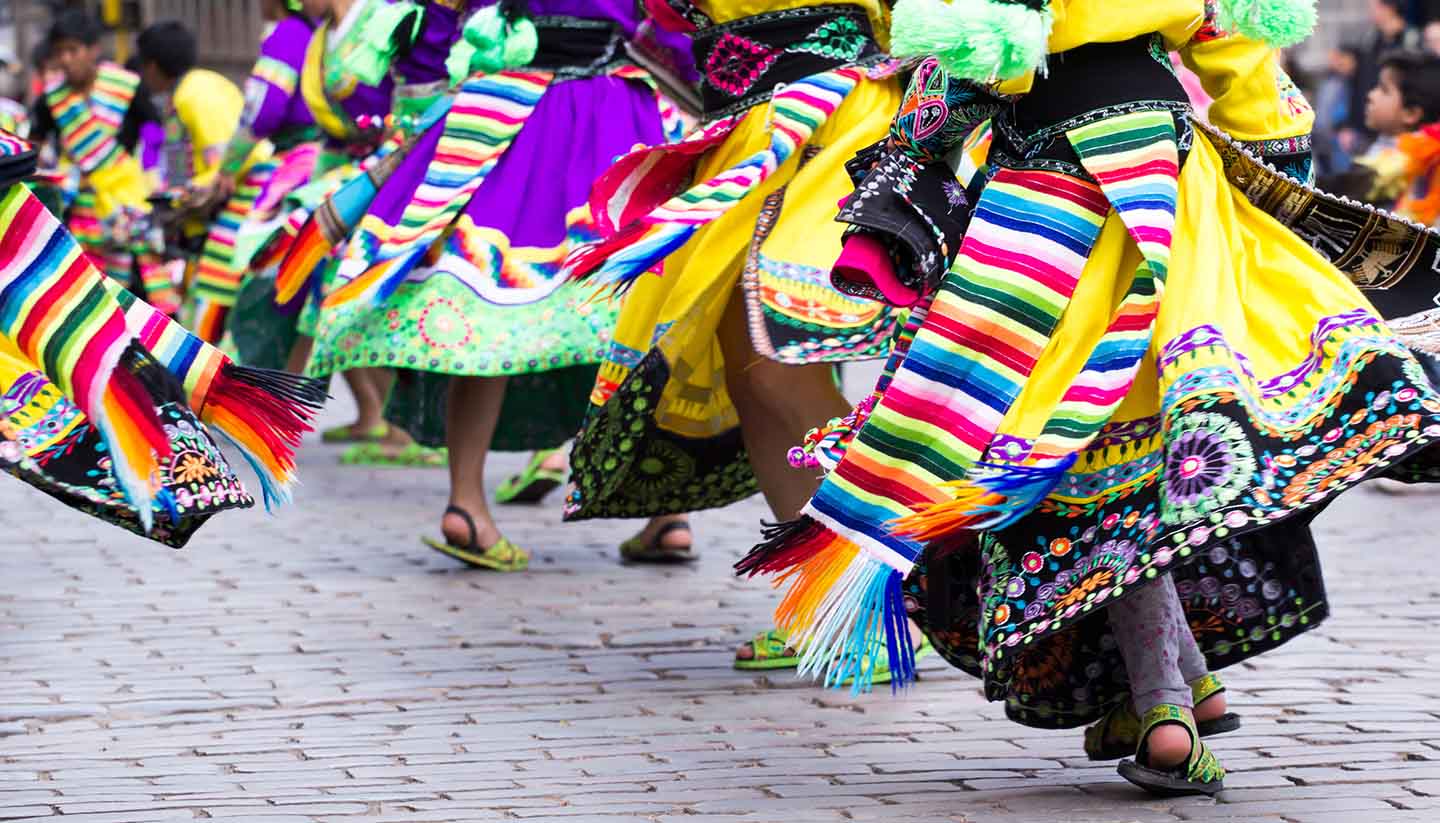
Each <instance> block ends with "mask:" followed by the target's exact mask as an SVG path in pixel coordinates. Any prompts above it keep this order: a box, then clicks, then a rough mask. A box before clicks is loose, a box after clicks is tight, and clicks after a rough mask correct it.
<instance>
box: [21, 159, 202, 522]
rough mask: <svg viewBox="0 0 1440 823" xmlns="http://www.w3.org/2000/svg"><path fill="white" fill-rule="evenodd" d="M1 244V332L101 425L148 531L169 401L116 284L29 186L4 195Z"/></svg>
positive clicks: (166, 448) (166, 449) (165, 446)
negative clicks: (149, 370) (160, 409)
mask: <svg viewBox="0 0 1440 823" xmlns="http://www.w3.org/2000/svg"><path fill="white" fill-rule="evenodd" d="M0 234H3V237H4V239H5V242H4V243H0V332H3V333H4V334H5V335H6V336H7V337H9V338H10V339H11V340H12V341H14V343H15V344H16V346H17V347H18V348H19V349H20V350H21V351H22V352H24V353H25V355H26V356H27V357H29V358H30V359H31V360H32V361H33V362H34V363H35V364H36V365H37V366H38V367H39V368H40V369H41V370H42V371H43V372H44V373H45V375H46V376H47V377H48V378H49V379H50V381H51V382H52V383H54V384H55V385H56V386H57V387H58V388H59V389H60V390H61V391H62V392H64V393H65V395H66V396H67V397H69V398H70V399H71V400H72V401H73V402H74V403H75V405H76V406H77V407H78V408H79V409H80V410H81V411H82V412H84V413H85V415H86V416H87V417H89V418H90V420H91V421H92V422H94V424H95V427H96V428H97V429H98V430H99V431H100V433H101V434H102V435H103V436H104V438H105V441H106V443H108V444H109V446H110V450H111V456H112V458H113V467H114V472H115V477H116V481H117V482H118V483H119V484H120V487H121V489H122V490H123V491H124V492H125V495H126V497H127V498H128V499H129V500H130V502H131V503H132V504H134V506H135V508H136V510H137V512H138V513H139V516H140V518H141V521H142V523H143V524H144V526H145V527H146V528H147V529H148V528H149V527H150V526H151V524H152V522H153V517H154V513H153V511H152V510H151V506H152V503H153V501H154V496H155V493H156V491H157V490H158V488H159V481H158V474H157V472H158V470H159V460H161V459H163V458H165V457H168V456H169V454H170V445H169V439H168V438H167V437H166V436H165V432H164V429H163V428H162V426H161V424H160V420H159V417H158V415H157V414H156V411H155V409H156V406H157V405H159V404H160V403H161V402H164V401H166V400H168V399H169V398H168V397H166V396H165V392H166V387H165V386H163V385H162V384H159V381H155V380H153V379H145V378H141V377H140V376H139V375H140V373H141V371H142V370H143V369H144V368H145V364H144V361H145V360H146V359H147V356H146V355H145V354H144V352H143V350H142V349H140V348H139V346H138V344H137V343H136V341H135V337H134V335H133V334H132V333H131V332H130V330H129V328H128V327H127V325H126V321H125V314H124V312H123V310H122V309H121V307H120V306H119V305H118V304H117V303H116V302H115V300H114V299H113V298H112V297H111V296H110V295H109V293H108V291H107V289H106V287H105V284H107V283H113V282H114V281H112V280H110V279H109V278H106V277H103V276H102V275H101V274H100V273H99V272H98V271H96V270H95V268H94V267H93V266H92V265H91V263H90V259H89V257H87V256H86V254H85V253H84V252H83V251H82V250H81V248H80V246H79V245H78V244H76V242H75V241H74V239H73V238H72V237H71V236H70V234H69V232H67V231H66V230H65V227H64V226H63V225H61V224H60V221H59V220H57V219H56V218H55V216H54V215H52V214H50V212H49V211H48V210H47V209H46V208H45V207H44V206H43V205H42V204H41V203H40V201H39V199H37V198H36V197H35V195H34V194H33V193H31V191H30V190H29V189H28V188H27V187H25V186H23V185H14V186H10V187H9V188H8V189H7V190H5V191H4V192H3V194H0ZM151 377H152V378H153V375H151ZM157 388H158V389H159V392H158V393H157V391H156V389H157ZM177 391H178V389H177Z"/></svg>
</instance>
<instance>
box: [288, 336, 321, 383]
mask: <svg viewBox="0 0 1440 823" xmlns="http://www.w3.org/2000/svg"><path fill="white" fill-rule="evenodd" d="M314 350H315V338H313V337H306V336H305V335H303V334H302V335H300V336H299V337H296V338H295V345H293V346H291V347H290V356H289V357H288V358H287V359H286V360H285V371H288V372H290V373H291V374H304V373H305V366H306V365H307V364H309V362H310V353H311V352H313V351H314Z"/></svg>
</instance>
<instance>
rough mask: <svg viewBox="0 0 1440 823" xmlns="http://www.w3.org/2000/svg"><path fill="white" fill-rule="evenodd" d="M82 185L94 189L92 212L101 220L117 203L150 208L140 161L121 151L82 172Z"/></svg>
mask: <svg viewBox="0 0 1440 823" xmlns="http://www.w3.org/2000/svg"><path fill="white" fill-rule="evenodd" d="M83 185H86V186H89V187H90V188H91V189H93V190H94V191H95V216H96V217H98V218H100V219H101V220H104V219H105V218H107V217H109V216H110V215H112V214H114V213H115V210H116V209H118V208H120V207H121V206H129V207H131V208H133V209H137V210H139V211H142V212H148V211H150V204H149V201H148V198H149V197H150V191H151V181H150V179H149V178H147V177H146V176H145V170H144V169H142V168H141V167H140V161H139V160H137V159H136V158H135V157H134V156H133V155H130V154H125V155H122V156H120V157H117V158H115V160H114V162H111V163H106V164H105V165H104V166H103V167H101V168H98V169H96V170H95V171H93V172H91V173H90V174H88V175H86V176H85V180H84V183H83Z"/></svg>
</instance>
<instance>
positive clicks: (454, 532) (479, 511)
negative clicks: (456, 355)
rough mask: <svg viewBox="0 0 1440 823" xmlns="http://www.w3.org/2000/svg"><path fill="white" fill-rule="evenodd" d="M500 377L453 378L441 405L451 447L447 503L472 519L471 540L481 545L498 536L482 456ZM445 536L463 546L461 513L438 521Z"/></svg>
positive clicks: (499, 396)
mask: <svg viewBox="0 0 1440 823" xmlns="http://www.w3.org/2000/svg"><path fill="white" fill-rule="evenodd" d="M506 380H507V378H504V377H456V378H454V379H452V380H451V381H450V394H449V396H448V398H447V400H446V407H445V432H446V435H445V440H446V445H447V446H449V447H450V505H452V506H455V507H457V508H460V509H464V510H465V511H467V512H469V513H470V516H471V517H473V518H475V531H476V533H475V539H476V541H478V542H479V544H480V545H481V546H482V547H484V548H489V547H491V546H494V545H495V544H496V543H498V542H499V541H500V530H499V529H498V528H496V526H495V521H494V519H493V518H492V517H491V516H490V507H489V505H487V503H486V500H485V460H486V458H488V457H489V456H490V442H491V441H492V440H493V439H494V437H495V426H496V425H497V424H498V423H499V422H500V407H501V405H502V404H503V403H504V400H505V383H506ZM440 530H441V532H442V533H443V534H444V535H445V539H446V540H447V541H448V542H450V543H452V544H455V545H460V546H463V545H465V544H466V543H467V542H468V541H469V539H470V529H469V527H468V526H466V524H465V521H464V519H463V518H461V517H459V516H458V515H453V514H447V515H445V517H444V519H443V520H441V522H440Z"/></svg>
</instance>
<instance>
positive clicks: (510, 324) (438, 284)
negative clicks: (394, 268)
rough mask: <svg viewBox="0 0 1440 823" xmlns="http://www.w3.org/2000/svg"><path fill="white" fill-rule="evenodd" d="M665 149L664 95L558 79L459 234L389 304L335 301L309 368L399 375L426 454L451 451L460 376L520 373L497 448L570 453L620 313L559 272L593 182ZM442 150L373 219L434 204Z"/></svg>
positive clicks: (395, 189) (595, 80)
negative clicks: (625, 158)
mask: <svg viewBox="0 0 1440 823" xmlns="http://www.w3.org/2000/svg"><path fill="white" fill-rule="evenodd" d="M461 100H462V101H463V98H462V99H461ZM460 105H461V101H457V104H456V106H457V107H459V106H460ZM451 116H452V117H453V116H455V114H454V112H453V111H452V115H451ZM475 139H476V140H477V141H479V140H483V137H481V136H477V137H476V138H475ZM663 140H664V135H663V132H662V128H661V115H660V108H659V105H658V103H657V98H656V94H655V91H654V89H653V88H652V87H651V86H650V85H648V84H646V83H644V82H641V81H640V80H634V79H624V78H620V77H614V76H601V77H589V78H577V79H572V80H560V81H555V82H552V83H550V84H549V85H548V86H546V87H544V91H543V93H542V94H541V96H540V97H539V99H538V101H536V102H535V104H534V108H533V110H531V111H530V113H529V115H528V117H527V118H526V120H525V122H524V125H523V127H521V128H520V130H519V132H518V133H517V134H516V135H515V137H514V141H513V142H512V143H511V144H510V145H509V147H508V148H506V149H505V151H504V153H503V154H502V155H501V156H500V157H499V158H498V160H496V161H495V165H494V167H493V169H491V170H490V171H489V172H488V174H487V175H486V176H485V178H484V180H483V182H481V183H480V185H479V188H477V189H476V190H475V191H474V193H473V195H472V196H471V197H470V200H469V202H468V203H467V204H465V206H464V208H463V210H462V211H461V212H460V213H459V216H458V217H457V218H456V219H455V221H454V223H453V224H452V225H451V226H450V227H449V229H447V230H446V233H445V234H444V235H443V236H442V237H441V239H440V240H439V241H438V242H436V243H435V244H434V245H433V246H432V247H431V248H430V250H429V252H428V253H427V254H426V256H425V258H424V259H423V260H422V261H421V262H420V263H419V264H418V265H417V266H416V267H415V268H414V269H413V270H412V271H411V272H410V273H409V274H408V275H407V276H406V277H405V279H404V281H403V282H401V283H400V284H399V285H398V286H397V287H396V288H395V291H394V293H393V294H391V295H389V296H388V297H387V298H385V299H384V302H383V304H382V305H379V306H377V305H375V303H374V302H373V301H371V300H369V299H368V298H362V299H358V300H353V301H350V302H345V303H341V304H339V305H334V304H332V303H330V302H327V303H326V304H325V305H324V307H323V308H322V309H321V312H320V316H319V323H318V327H317V330H316V335H315V336H316V347H315V354H314V357H313V358H312V360H311V364H310V367H309V370H310V373H311V374H314V375H319V376H324V375H329V374H332V373H335V372H339V371H344V370H346V369H352V368H361V367H367V366H377V367H388V368H396V369H400V370H401V372H400V379H399V381H398V383H397V387H396V391H395V392H394V393H393V394H392V397H391V401H390V404H389V408H388V409H387V416H388V417H389V418H390V419H391V421H392V422H394V423H396V424H397V425H400V426H401V427H403V428H405V429H406V430H408V431H410V432H411V434H412V435H414V436H415V437H416V439H418V440H419V441H421V442H422V443H426V444H439V443H442V442H443V441H444V436H445V432H444V419H445V415H444V409H445V406H444V403H445V395H446V387H447V385H448V380H449V378H450V377H452V376H471V377H501V376H504V377H509V378H511V380H510V382H509V384H508V389H507V395H506V402H505V406H504V409H503V411H502V413H501V420H500V424H499V427H498V429H497V431H496V435H495V440H494V443H493V447H494V448H496V449H500V450H523V449H531V448H542V447H550V446H556V445H559V444H560V443H563V442H564V441H565V440H567V439H569V438H570V437H571V436H572V435H573V434H574V433H575V431H576V429H578V428H579V425H580V422H581V419H582V417H583V415H584V412H585V407H586V402H585V398H586V395H587V393H588V391H589V389H590V386H591V385H592V384H593V382H594V379H595V370H596V367H597V365H598V364H599V363H600V362H601V360H602V359H603V358H604V356H605V354H606V352H607V351H608V350H609V347H610V343H611V331H612V329H613V327H614V325H615V313H616V310H617V305H616V303H615V302H613V301H609V300H604V299H601V300H592V299H591V290H590V289H587V288H584V287H581V286H576V285H565V284H563V279H562V278H563V275H561V273H560V266H561V263H562V262H563V261H564V259H565V256H566V255H567V254H568V253H569V251H570V249H571V247H572V246H574V245H576V244H578V243H583V242H586V241H588V240H592V239H594V237H595V234H594V231H593V228H592V226H591V222H590V216H589V208H588V205H587V202H586V201H587V197H588V195H589V192H590V185H591V182H592V181H593V180H594V179H595V178H596V177H597V176H598V175H599V174H600V173H601V172H603V171H604V170H605V169H606V168H608V167H609V165H610V163H611V162H612V160H613V159H614V157H615V156H616V155H618V154H621V153H623V152H625V151H626V150H628V149H630V148H631V147H632V146H634V145H635V144H636V143H655V142H661V141H663ZM436 143H437V141H436V140H433V139H432V140H429V141H427V140H424V139H422V140H421V141H420V142H419V143H418V144H417V145H416V147H415V148H414V149H413V150H412V152H411V154H410V156H409V157H407V158H406V159H405V161H404V162H403V163H402V164H401V166H400V167H399V168H397V169H396V171H395V173H394V174H393V175H392V176H391V177H390V179H389V180H388V181H387V182H386V184H385V185H384V186H382V188H381V190H380V192H379V194H378V195H377V196H376V198H375V201H374V203H373V204H372V205H371V207H370V213H371V214H374V215H378V216H379V217H381V218H382V219H384V220H385V221H386V222H387V223H395V222H398V219H399V216H400V214H401V213H402V212H403V211H404V209H405V207H406V206H407V205H409V204H410V203H411V201H412V199H414V198H416V197H417V196H423V195H424V193H425V191H424V189H421V181H422V179H423V178H424V175H425V171H426V169H427V167H429V166H430V165H431V164H432V163H434V162H437V161H436V158H435V152H436ZM445 159H446V160H448V161H450V162H456V161H463V155H462V154H461V153H455V154H451V155H448V156H447V158H445ZM417 190H418V191H419V192H420V194H418V195H417Z"/></svg>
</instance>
